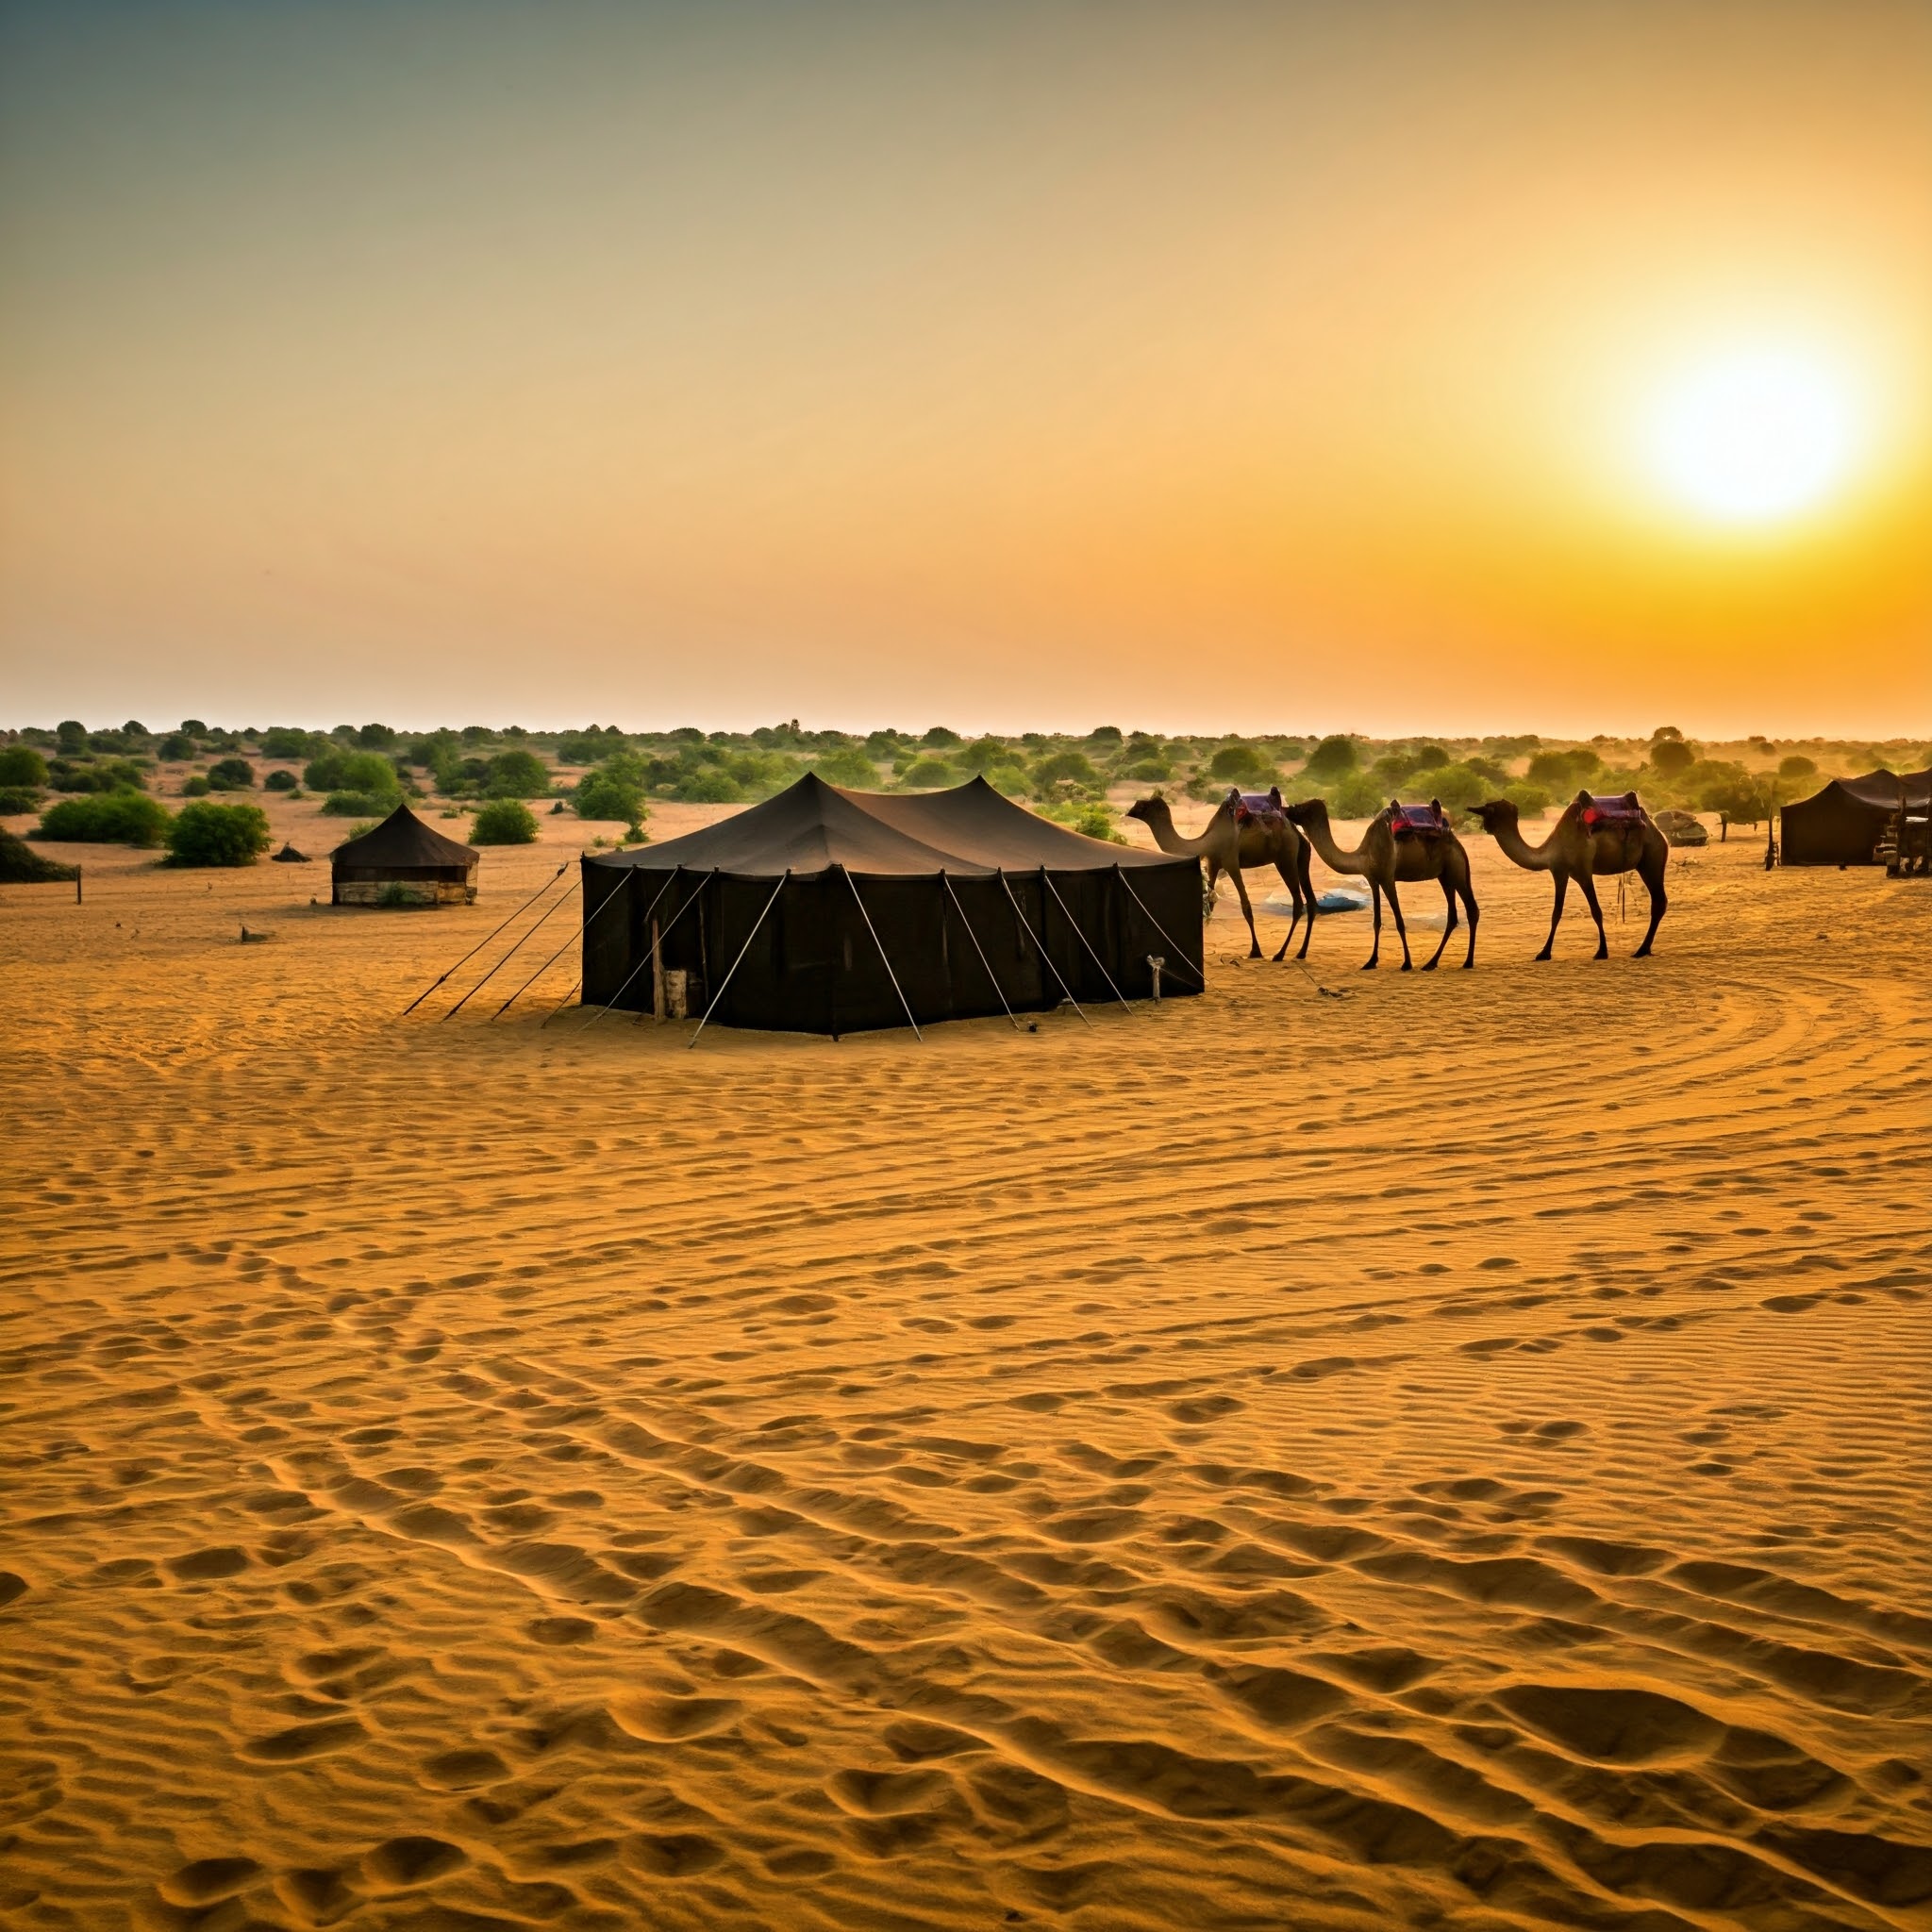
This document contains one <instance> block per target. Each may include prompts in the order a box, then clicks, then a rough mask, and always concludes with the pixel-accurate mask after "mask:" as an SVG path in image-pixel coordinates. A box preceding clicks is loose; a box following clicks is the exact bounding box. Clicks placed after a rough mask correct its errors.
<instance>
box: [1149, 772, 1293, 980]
mask: <svg viewBox="0 0 1932 1932" xmlns="http://www.w3.org/2000/svg"><path fill="white" fill-rule="evenodd" d="M1269 796H1270V798H1271V799H1272V800H1273V801H1274V803H1275V804H1277V805H1278V804H1279V803H1280V799H1281V794H1280V792H1279V791H1274V792H1271V793H1270V794H1269ZM1240 805H1241V793H1240V792H1239V791H1229V792H1228V794H1227V796H1226V797H1225V798H1224V799H1223V800H1222V801H1221V804H1220V806H1219V808H1217V809H1216V811H1215V814H1214V816H1213V817H1212V818H1211V819H1209V820H1208V824H1207V825H1206V827H1205V828H1204V829H1203V830H1202V833H1201V836H1200V837H1199V838H1198V839H1183V838H1182V837H1181V835H1180V834H1179V833H1178V832H1177V831H1175V830H1174V813H1173V812H1172V811H1171V810H1170V809H1169V808H1168V803H1167V800H1166V799H1165V798H1164V797H1163V796H1162V795H1161V794H1160V793H1159V792H1158V791H1157V792H1156V793H1155V794H1154V796H1153V797H1152V798H1143V799H1141V800H1140V802H1139V803H1138V804H1135V805H1130V806H1129V807H1128V808H1127V816H1128V817H1129V818H1130V819H1139V820H1140V821H1141V824H1144V825H1145V826H1146V827H1147V829H1148V830H1149V831H1150V832H1152V833H1153V834H1154V842H1155V843H1156V844H1157V845H1158V846H1159V847H1160V849H1161V850H1162V851H1163V852H1172V853H1174V855H1175V857H1176V858H1190V857H1191V858H1202V859H1205V860H1206V861H1207V863H1208V910H1209V911H1210V912H1211V911H1212V910H1213V909H1214V889H1215V887H1216V886H1217V885H1218V884H1219V883H1220V880H1221V874H1223V873H1225V874H1227V875H1228V876H1229V877H1230V878H1231V879H1233V881H1234V890H1235V893H1236V896H1237V897H1238V898H1239V899H1240V900H1241V916H1242V918H1244V919H1245V920H1246V921H1247V922H1248V958H1251V959H1258V958H1260V957H1261V941H1260V939H1259V937H1258V936H1257V933H1256V931H1255V908H1253V907H1252V906H1250V905H1249V904H1248V888H1247V885H1246V883H1245V881H1244V880H1243V879H1242V877H1241V868H1242V867H1243V866H1248V865H1253V866H1262V865H1272V866H1273V867H1274V870H1275V871H1276V872H1278V873H1279V874H1281V883H1282V884H1283V885H1285V886H1286V887H1287V888H1288V895H1289V897H1290V898H1291V899H1292V900H1293V901H1294V913H1293V916H1292V917H1291V919H1290V920H1289V922H1288V937H1287V938H1286V939H1285V940H1283V941H1282V942H1281V951H1280V952H1278V953H1276V954H1275V956H1274V962H1275V963H1276V964H1277V965H1278V964H1279V963H1280V962H1281V960H1282V959H1283V958H1286V957H1287V953H1288V949H1289V947H1290V946H1291V944H1293V942H1294V929H1295V926H1296V924H1299V922H1300V920H1301V918H1302V915H1303V913H1304V911H1306V912H1307V921H1308V923H1307V927H1306V929H1305V930H1304V931H1303V933H1302V946H1301V951H1300V952H1298V953H1297V954H1296V955H1295V958H1297V959H1305V958H1307V953H1308V941H1309V940H1310V939H1312V938H1313V937H1314V932H1315V889H1314V887H1313V885H1312V884H1310V883H1309V879H1308V841H1307V840H1306V839H1304V838H1303V837H1302V835H1301V833H1300V832H1299V831H1298V830H1297V829H1296V828H1295V826H1293V825H1292V824H1290V823H1289V821H1288V819H1287V818H1286V816H1282V817H1276V816H1274V814H1273V813H1271V812H1257V813H1252V814H1250V815H1249V817H1248V819H1247V822H1246V824H1242V823H1241V817H1240V815H1239V808H1240Z"/></svg>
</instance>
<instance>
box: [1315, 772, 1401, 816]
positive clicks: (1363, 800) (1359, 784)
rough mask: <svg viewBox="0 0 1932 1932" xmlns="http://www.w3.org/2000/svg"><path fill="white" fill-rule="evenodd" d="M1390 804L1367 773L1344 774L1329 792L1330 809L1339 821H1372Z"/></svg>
mask: <svg viewBox="0 0 1932 1932" xmlns="http://www.w3.org/2000/svg"><path fill="white" fill-rule="evenodd" d="M1388 803H1389V800H1388V799H1387V797H1386V796H1384V794H1383V791H1382V788H1381V787H1380V786H1379V785H1377V784H1376V783H1375V781H1374V779H1373V778H1371V777H1370V776H1369V774H1367V773H1366V772H1347V773H1344V774H1342V776H1341V777H1340V778H1339V779H1337V780H1336V782H1335V783H1334V784H1333V785H1332V786H1330V787H1329V790H1328V809H1329V810H1330V811H1332V812H1333V813H1334V814H1335V816H1336V817H1337V818H1339V819H1372V818H1374V815H1375V814H1376V813H1377V812H1378V811H1380V810H1381V809H1382V808H1383V807H1384V806H1385V805H1387V804H1388Z"/></svg>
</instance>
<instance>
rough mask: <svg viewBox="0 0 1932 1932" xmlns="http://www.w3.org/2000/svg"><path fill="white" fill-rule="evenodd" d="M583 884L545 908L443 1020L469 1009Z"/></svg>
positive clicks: (450, 1018) (451, 1018)
mask: <svg viewBox="0 0 1932 1932" xmlns="http://www.w3.org/2000/svg"><path fill="white" fill-rule="evenodd" d="M582 884H583V881H582V880H581V879H579V880H578V881H577V883H576V884H575V885H574V886H572V887H571V889H570V891H567V892H566V893H565V894H564V895H563V897H562V898H560V899H558V900H557V901H556V902H555V903H554V904H552V905H549V906H546V907H545V908H543V911H542V913H541V916H540V917H539V918H537V919H536V920H535V921H533V922H532V924H531V925H530V927H529V930H528V931H526V932H525V933H524V934H523V935H522V937H521V938H519V939H518V941H516V943H515V944H514V945H512V946H511V947H510V949H509V951H508V952H507V953H506V954H505V955H504V956H503V958H500V959H499V960H498V961H497V962H496V964H495V965H494V966H492V967H491V969H490V971H489V972H488V973H486V974H484V975H483V977H482V978H481V979H479V980H478V981H477V982H476V983H475V986H473V987H472V988H471V989H470V990H469V991H468V992H466V993H465V994H464V995H463V996H462V998H461V999H459V1000H458V1002H457V1003H456V1005H455V1006H453V1007H452V1008H450V1009H449V1011H448V1012H446V1013H445V1014H444V1015H443V1016H442V1017H443V1018H444V1019H445V1020H454V1019H455V1018H456V1016H457V1015H458V1013H460V1012H461V1011H462V1010H463V1008H465V1007H467V1006H468V1005H469V1004H470V1002H471V1001H472V1000H473V999H475V996H476V995H477V994H478V993H479V992H481V991H483V989H484V988H485V987H486V986H488V985H489V984H490V982H491V980H492V979H494V978H495V977H496V975H497V974H499V973H501V972H502V971H503V969H504V968H505V967H506V966H508V964H509V962H510V961H511V960H512V959H513V958H516V956H517V954H518V952H519V951H520V950H521V949H522V948H523V947H524V946H525V945H526V944H527V943H528V942H529V941H530V940H531V938H532V937H533V936H534V935H535V933H536V930H537V927H538V926H540V925H541V924H543V921H544V920H546V919H548V918H549V917H550V915H551V914H552V913H553V912H555V911H557V910H558V908H560V907H564V906H568V905H569V904H570V902H571V901H572V900H573V899H575V897H576V895H577V892H578V891H579V889H580V888H581V886H582ZM566 943H567V942H566ZM540 970H541V969H540Z"/></svg>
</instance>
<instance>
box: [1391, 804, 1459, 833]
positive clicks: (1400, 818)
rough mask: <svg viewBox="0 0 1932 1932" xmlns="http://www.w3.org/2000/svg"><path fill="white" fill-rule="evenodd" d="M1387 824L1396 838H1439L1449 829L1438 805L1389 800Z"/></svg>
mask: <svg viewBox="0 0 1932 1932" xmlns="http://www.w3.org/2000/svg"><path fill="white" fill-rule="evenodd" d="M1389 824H1390V826H1391V829H1392V830H1393V831H1394V833H1395V836H1396V837H1397V838H1398V839H1440V838H1441V836H1442V834H1443V833H1444V832H1446V831H1447V830H1448V829H1449V821H1448V820H1447V819H1445V818H1444V817H1443V816H1442V808H1441V806H1439V805H1434V804H1431V805H1404V804H1403V803H1402V802H1401V801H1400V800H1399V799H1391V800H1390V802H1389Z"/></svg>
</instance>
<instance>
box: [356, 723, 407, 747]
mask: <svg viewBox="0 0 1932 1932" xmlns="http://www.w3.org/2000/svg"><path fill="white" fill-rule="evenodd" d="M401 736H402V733H401V732H399V731H397V730H396V729H394V727H393V726H391V725H388V724H364V725H362V726H361V727H360V728H359V729H358V731H357V733H356V742H357V743H358V745H359V746H360V747H361V748H362V749H363V750H364V751H393V750H394V749H395V746H396V742H397V741H398V740H399V739H400V738H401Z"/></svg>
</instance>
